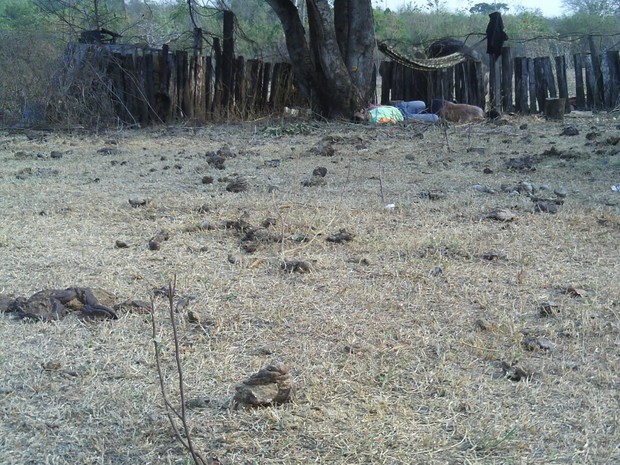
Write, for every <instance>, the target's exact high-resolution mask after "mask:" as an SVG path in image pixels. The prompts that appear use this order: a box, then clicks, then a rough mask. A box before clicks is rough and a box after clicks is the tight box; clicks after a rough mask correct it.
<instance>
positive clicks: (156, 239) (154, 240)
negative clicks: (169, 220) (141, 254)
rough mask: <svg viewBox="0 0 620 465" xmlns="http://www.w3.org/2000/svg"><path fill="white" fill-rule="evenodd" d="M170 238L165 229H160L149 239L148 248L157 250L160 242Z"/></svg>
mask: <svg viewBox="0 0 620 465" xmlns="http://www.w3.org/2000/svg"><path fill="white" fill-rule="evenodd" d="M168 239H170V232H169V231H168V230H166V229H162V230H161V231H158V232H157V233H156V234H155V235H154V236H153V237H151V239H150V240H149V249H150V250H159V249H160V247H161V243H162V242H164V241H167V240H168Z"/></svg>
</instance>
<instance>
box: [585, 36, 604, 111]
mask: <svg viewBox="0 0 620 465" xmlns="http://www.w3.org/2000/svg"><path fill="white" fill-rule="evenodd" d="M588 44H589V46H590V61H591V63H592V71H593V74H592V79H593V85H592V91H593V92H594V95H593V97H594V98H593V102H594V108H593V109H597V110H600V109H602V108H603V107H604V92H605V91H604V85H603V73H602V70H601V58H600V55H599V49H598V47H597V45H596V42H595V41H594V36H592V35H589V36H588Z"/></svg>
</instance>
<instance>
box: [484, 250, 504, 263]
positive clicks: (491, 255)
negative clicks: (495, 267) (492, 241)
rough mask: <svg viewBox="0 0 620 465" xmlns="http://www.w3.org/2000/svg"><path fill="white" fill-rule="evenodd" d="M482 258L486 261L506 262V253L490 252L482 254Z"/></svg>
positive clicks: (499, 251)
mask: <svg viewBox="0 0 620 465" xmlns="http://www.w3.org/2000/svg"><path fill="white" fill-rule="evenodd" d="M482 258H484V259H485V260H489V261H491V260H505V259H506V252H502V251H501V250H489V251H488V252H485V253H483V254H482Z"/></svg>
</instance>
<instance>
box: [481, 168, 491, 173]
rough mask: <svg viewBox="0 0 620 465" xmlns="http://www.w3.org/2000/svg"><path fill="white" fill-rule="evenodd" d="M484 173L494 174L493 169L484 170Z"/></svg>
mask: <svg viewBox="0 0 620 465" xmlns="http://www.w3.org/2000/svg"><path fill="white" fill-rule="evenodd" d="M482 172H483V173H484V174H493V170H492V169H491V168H489V167H487V168H485V169H483V170H482Z"/></svg>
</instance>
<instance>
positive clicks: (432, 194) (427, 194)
mask: <svg viewBox="0 0 620 465" xmlns="http://www.w3.org/2000/svg"><path fill="white" fill-rule="evenodd" d="M418 197H421V198H425V199H429V200H442V199H445V198H446V197H447V195H446V193H445V192H444V191H442V190H439V189H432V190H430V191H422V192H419V193H418Z"/></svg>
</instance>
